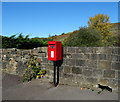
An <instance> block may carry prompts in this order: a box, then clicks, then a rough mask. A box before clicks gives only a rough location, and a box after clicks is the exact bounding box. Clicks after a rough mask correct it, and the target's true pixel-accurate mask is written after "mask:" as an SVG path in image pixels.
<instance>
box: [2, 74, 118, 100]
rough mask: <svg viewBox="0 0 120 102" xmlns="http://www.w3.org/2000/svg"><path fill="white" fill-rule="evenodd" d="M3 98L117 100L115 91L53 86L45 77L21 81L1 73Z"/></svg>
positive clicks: (13, 76) (18, 78) (16, 77)
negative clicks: (99, 92) (99, 91)
mask: <svg viewBox="0 0 120 102" xmlns="http://www.w3.org/2000/svg"><path fill="white" fill-rule="evenodd" d="M2 78H3V80H2V85H3V86H2V99H3V100H118V93H117V92H112V93H111V92H107V91H105V92H102V93H101V94H97V92H98V91H91V90H81V89H80V87H72V86H67V85H58V86H57V87H53V85H51V84H50V83H49V82H48V80H47V79H42V80H41V79H36V80H32V81H30V82H25V83H22V82H21V78H20V77H19V76H15V75H9V74H3V77H2Z"/></svg>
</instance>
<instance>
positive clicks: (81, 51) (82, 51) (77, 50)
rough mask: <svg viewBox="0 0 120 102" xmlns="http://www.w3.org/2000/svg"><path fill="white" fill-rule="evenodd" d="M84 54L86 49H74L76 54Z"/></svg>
mask: <svg viewBox="0 0 120 102" xmlns="http://www.w3.org/2000/svg"><path fill="white" fill-rule="evenodd" d="M85 52H86V48H85V47H77V48H76V53H85Z"/></svg>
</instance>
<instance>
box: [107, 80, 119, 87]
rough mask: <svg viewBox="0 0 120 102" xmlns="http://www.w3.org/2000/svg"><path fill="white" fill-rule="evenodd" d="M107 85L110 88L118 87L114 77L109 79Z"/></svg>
mask: <svg viewBox="0 0 120 102" xmlns="http://www.w3.org/2000/svg"><path fill="white" fill-rule="evenodd" d="M108 86H110V87H112V88H114V89H115V88H117V87H118V80H116V79H110V81H109V83H108Z"/></svg>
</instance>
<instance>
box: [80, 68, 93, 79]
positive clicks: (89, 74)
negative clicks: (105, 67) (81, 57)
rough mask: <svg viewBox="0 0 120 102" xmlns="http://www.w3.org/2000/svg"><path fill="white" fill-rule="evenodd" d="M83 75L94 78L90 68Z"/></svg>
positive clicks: (84, 70)
mask: <svg viewBox="0 0 120 102" xmlns="http://www.w3.org/2000/svg"><path fill="white" fill-rule="evenodd" d="M82 74H83V75H84V76H88V77H90V76H92V69H88V68H86V69H83V72H82Z"/></svg>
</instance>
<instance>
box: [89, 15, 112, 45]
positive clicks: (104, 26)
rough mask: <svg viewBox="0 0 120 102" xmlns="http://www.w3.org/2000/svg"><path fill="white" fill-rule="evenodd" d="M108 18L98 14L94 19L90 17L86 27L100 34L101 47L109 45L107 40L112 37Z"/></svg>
mask: <svg viewBox="0 0 120 102" xmlns="http://www.w3.org/2000/svg"><path fill="white" fill-rule="evenodd" d="M109 18H110V17H109V16H108V15H104V14H98V15H96V16H94V17H90V18H89V21H88V27H91V28H93V29H96V30H98V31H99V32H101V36H102V39H101V41H102V43H103V45H109V42H108V41H109V39H110V38H111V36H112V32H111V31H110V30H111V28H112V24H111V23H110V21H109Z"/></svg>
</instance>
